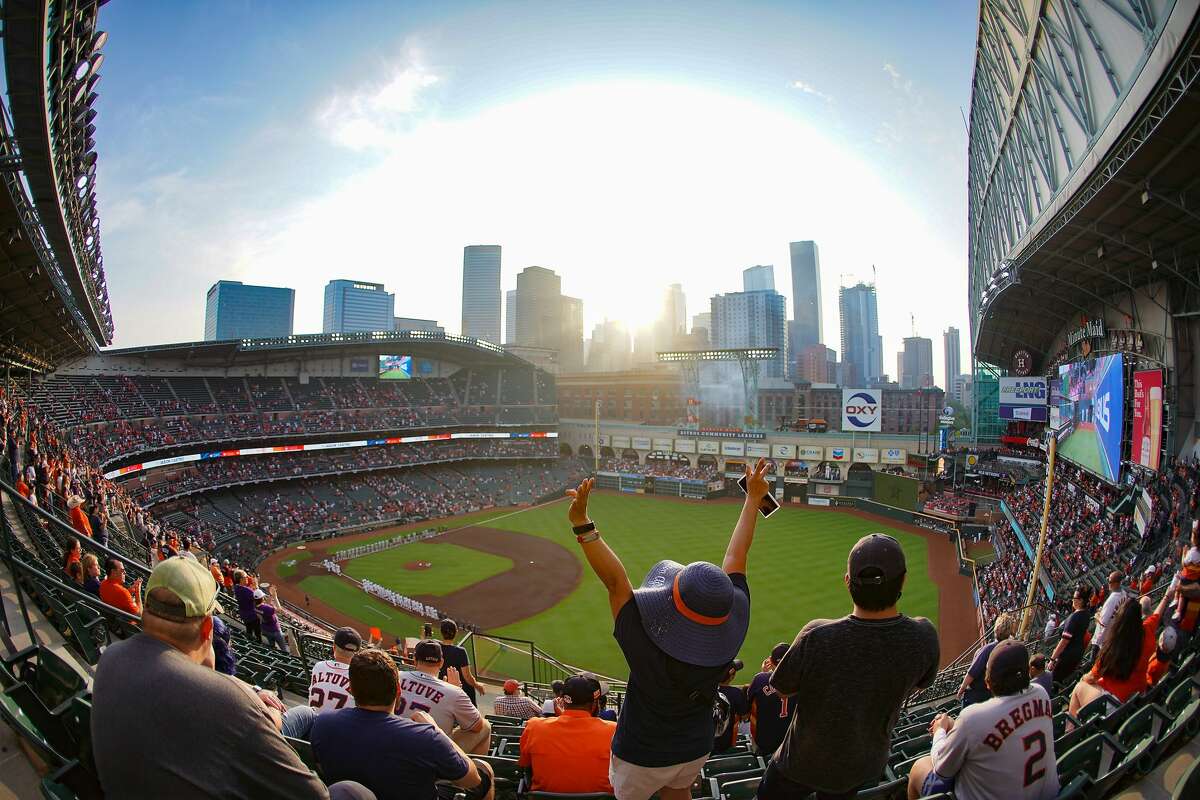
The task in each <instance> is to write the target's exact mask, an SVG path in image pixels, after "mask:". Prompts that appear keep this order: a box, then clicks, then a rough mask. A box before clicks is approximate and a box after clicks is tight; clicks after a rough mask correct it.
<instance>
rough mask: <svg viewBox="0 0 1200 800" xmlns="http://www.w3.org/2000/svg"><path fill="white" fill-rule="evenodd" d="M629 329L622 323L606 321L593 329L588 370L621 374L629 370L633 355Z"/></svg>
mask: <svg viewBox="0 0 1200 800" xmlns="http://www.w3.org/2000/svg"><path fill="white" fill-rule="evenodd" d="M630 347H631V342H630V339H629V329H628V328H626V327H625V325H624V324H623V323H621V322H616V321H613V320H607V319H606V320H604V322H602V323H600V324H599V325H597V326H596V327H595V328H593V329H592V348H591V350H590V351H588V357H587V368H588V370H589V371H591V372H620V371H622V370H627V369H629V365H630V360H631V358H632V356H633V353H632V352H631V351H630Z"/></svg>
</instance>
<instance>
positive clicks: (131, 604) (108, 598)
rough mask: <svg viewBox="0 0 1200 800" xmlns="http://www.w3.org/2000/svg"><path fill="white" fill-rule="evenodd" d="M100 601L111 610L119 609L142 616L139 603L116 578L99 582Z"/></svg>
mask: <svg viewBox="0 0 1200 800" xmlns="http://www.w3.org/2000/svg"><path fill="white" fill-rule="evenodd" d="M100 599H101V600H103V601H104V602H106V603H108V604H109V605H110V606H112V607H113V608H119V609H121V610H122V611H127V612H129V613H130V614H136V615H137V616H139V617H140V616H141V615H142V606H141V603H139V602H138V600H137V598H136V597H134V596H133V595H132V594H131V593H130V592H129V590H128V589H126V588H125V585H124V584H122V583H121V582H120V581H119V580H117V579H116V578H105V579H104V580H102V581H100Z"/></svg>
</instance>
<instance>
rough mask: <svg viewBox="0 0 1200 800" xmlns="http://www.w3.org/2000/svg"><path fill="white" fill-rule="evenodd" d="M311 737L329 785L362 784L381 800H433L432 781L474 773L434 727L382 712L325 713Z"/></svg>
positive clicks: (434, 792) (318, 719)
mask: <svg viewBox="0 0 1200 800" xmlns="http://www.w3.org/2000/svg"><path fill="white" fill-rule="evenodd" d="M310 738H311V740H312V746H313V753H314V754H315V755H316V757H317V761H318V762H319V763H320V765H321V776H322V777H323V778H324V779H325V782H326V783H336V782H337V781H358V782H359V783H361V784H362V785H363V786H366V787H367V788H368V789H370V790H371V791H372V792H374V793H375V796H376V797H378V798H379V800H434V798H436V797H437V789H435V788H434V781H438V780H447V781H456V780H460V779H461V778H463V777H464V776H466V774H467V773H468V772H469V771H470V769H471V765H470V764H468V763H467V760H466V759H465V758H463V757H462V756H461V755H459V753H458V751H457V750H455V749H454V745H453V743H452V742H451V741H450V739H449V738H447V737H446V735H445V734H443V733H442V732H441V731H439V730H438V729H437V728H436V727H434V726H433V725H427V724H425V723H423V722H413V721H412V720H410V719H404V718H403V717H397V716H396V715H395V714H388V713H385V712H383V711H364V710H363V709H361V708H341V709H338V710H336V711H323V712H321V713H320V714H318V715H317V718H316V720H315V721H314V722H313V727H312V734H311V736H310Z"/></svg>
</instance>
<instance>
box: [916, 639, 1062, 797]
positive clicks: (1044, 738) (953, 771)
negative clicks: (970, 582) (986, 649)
mask: <svg viewBox="0 0 1200 800" xmlns="http://www.w3.org/2000/svg"><path fill="white" fill-rule="evenodd" d="M985 680H986V682H987V685H988V689H989V690H990V691H991V692H992V698H991V699H990V700H985V701H984V702H982V703H976V704H974V705H972V706H970V707H968V708H966V709H964V710H963V712H962V714H961V715H960V716H959V718H958V719H957V720H955V719H954V718H953V717H951V716H950V715H949V714H939V715H938V716H937V717H936V718H935V719H934V721H933V724H932V725H930V726H929V731H930V733H932V734H933V749H932V751H931V752H930V754H929V755H928V756H925V757H924V758H921V759H919V760H918V761H917V762H916V763H915V764H913V767H912V771H911V772H909V775H908V796H909V798H917V797H923V796H925V795H929V794H938V793H941V792H953V793H954V796H955V797H956V798H958V799H959V800H1009V799H1010V798H1012V799H1013V800H1051V799H1052V798H1054V797H1056V796H1057V795H1058V770H1057V767H1056V763H1057V761H1056V758H1055V754H1054V722H1053V713H1054V710H1053V706H1052V704H1051V702H1050V695H1048V694H1046V690H1045V689H1044V688H1042V687H1041V686H1040V685H1038V684H1036V683H1030V680H1029V654H1028V653H1027V652H1026V651H1025V645H1023V644H1021V643H1020V642H1016V641H1013V640H1012V639H1008V640H1005V641H1003V642H1000V643H999V644H997V645H996V646H995V648H993V649H992V652H991V655H989V656H988V662H987V675H986V678H985Z"/></svg>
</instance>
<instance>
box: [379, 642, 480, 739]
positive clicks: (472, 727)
mask: <svg viewBox="0 0 1200 800" xmlns="http://www.w3.org/2000/svg"><path fill="white" fill-rule="evenodd" d="M413 658H414V659H415V660H416V665H417V668H416V669H415V670H412V671H409V672H405V673H403V674H402V675H401V676H400V698H399V699H398V700H397V701H396V713H397V714H400V715H401V716H406V717H409V718H410V719H411V718H412V716H413V714H414V713H415V712H418V711H421V710H424V711H426V712H428V714H429V716H430V717H431V718H432V719H433V721H434V722H435V723H436V724H437V726H438V727H439V728H441V729H442V732H443V733H445V734H446V735H447V736H449V737H450V738H452V739H453V740H454V743H455V744H457V745H458V746H459V747H461V748H462V749H463V750H465V751H466V752H468V753H475V754H479V755H483V754H486V753H487V751H488V748H489V746H490V745H491V739H492V726H491V725H490V724H489V723H488V721H487V720H486V719H484V718H483V717H482V716H481V715H480V713H479V710H478V709H477V708H475V706H474V705H472V704H471V701H470V699H469V698H468V697H467V693H466V692H464V691H463V690H462V688H461V687H460V686H459V685H458V684H457V683H456V681H457V680H458V671H457V670H450V671H449V672H448V673H447V675H446V677H447V678H448V680H445V681H443V680H440V679H439V678H438V672H440V671H441V668H442V645H441V644H440V643H438V642H436V641H434V640H432V639H424V640H422V641H420V642H417V646H416V647H414V648H413Z"/></svg>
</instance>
